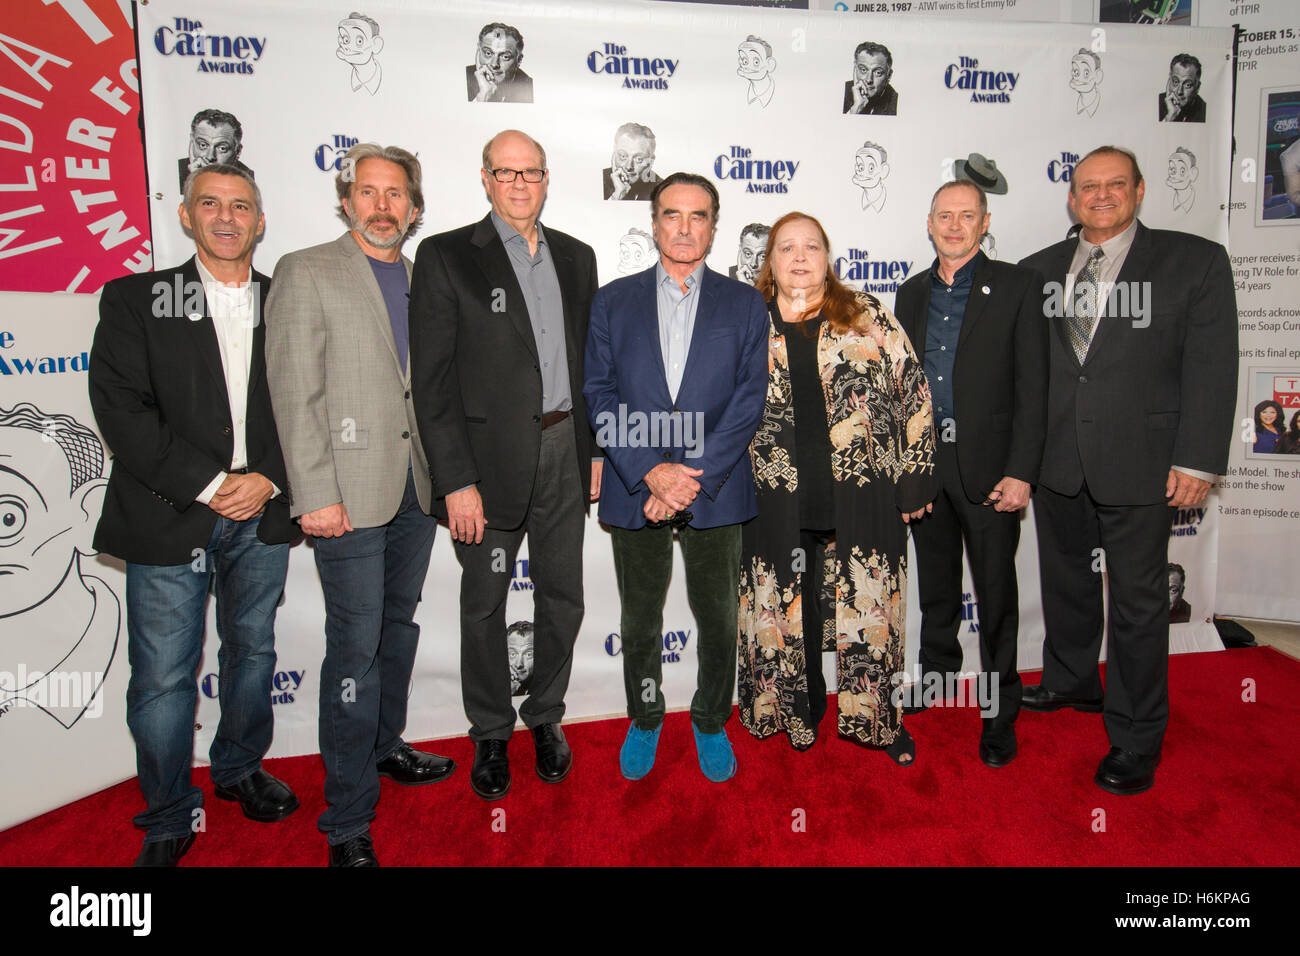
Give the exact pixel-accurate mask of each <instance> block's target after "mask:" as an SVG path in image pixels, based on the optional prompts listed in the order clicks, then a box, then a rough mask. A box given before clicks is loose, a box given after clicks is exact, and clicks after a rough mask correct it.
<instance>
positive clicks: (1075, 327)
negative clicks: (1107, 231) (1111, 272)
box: [1065, 246, 1106, 365]
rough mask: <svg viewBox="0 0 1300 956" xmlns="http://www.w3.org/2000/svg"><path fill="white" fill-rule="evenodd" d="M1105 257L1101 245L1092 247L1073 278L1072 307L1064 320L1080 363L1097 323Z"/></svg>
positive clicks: (1086, 353)
mask: <svg viewBox="0 0 1300 956" xmlns="http://www.w3.org/2000/svg"><path fill="white" fill-rule="evenodd" d="M1105 258H1106V253H1104V252H1102V251H1101V246H1097V247H1096V248H1094V249H1093V250H1092V255H1090V256H1088V261H1087V262H1085V263H1084V265H1083V268H1082V269H1080V270H1079V274H1078V275H1077V276H1076V277H1075V279H1074V295H1073V300H1074V309H1073V310H1072V312H1071V314H1070V316H1069V317H1068V318H1067V319H1066V320H1065V329H1066V334H1067V336H1068V338H1069V340H1070V348H1072V349H1074V355H1075V357H1076V358H1077V359H1078V360H1079V364H1080V365H1082V364H1083V360H1084V359H1085V358H1087V356H1088V346H1089V345H1091V344H1092V330H1093V327H1094V326H1095V325H1096V324H1097V302H1098V296H1097V292H1098V284H1099V281H1100V279H1101V263H1102V260H1103V259H1105Z"/></svg>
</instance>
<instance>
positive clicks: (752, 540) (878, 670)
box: [737, 212, 937, 764]
mask: <svg viewBox="0 0 1300 956" xmlns="http://www.w3.org/2000/svg"><path fill="white" fill-rule="evenodd" d="M757 288H758V290H759V291H760V292H762V293H763V295H764V296H765V297H766V298H767V299H768V306H769V311H770V313H771V332H770V337H769V343H768V345H769V347H768V372H769V377H768V385H767V406H766V408H765V410H764V413H763V421H762V423H761V424H760V425H759V428H758V432H757V434H756V435H755V436H754V441H753V444H751V445H750V449H749V453H750V459H751V461H752V462H753V466H754V481H755V483H756V485H757V486H758V517H757V518H755V519H754V520H753V521H751V522H749V523H748V524H746V525H745V528H744V544H743V550H742V553H741V577H740V626H739V632H740V653H739V657H740V671H739V678H738V681H737V688H738V692H739V696H740V720H741V723H742V724H744V726H745V728H746V729H748V730H749V732H750V733H752V734H753V735H754V736H756V737H768V736H770V735H772V734H775V733H778V732H784V733H785V734H787V735H788V737H789V739H790V743H791V744H792V745H793V746H794V747H795V748H797V749H799V750H803V749H806V748H808V747H810V746H812V744H813V741H815V740H816V739H817V730H818V726H819V724H820V723H821V719H822V717H823V716H824V714H825V712H826V686H825V681H824V679H823V677H822V669H821V651H822V650H823V648H824V649H826V650H832V649H833V650H834V651H835V658H836V670H837V673H838V682H837V683H838V688H837V690H838V695H839V732H840V734H841V735H842V736H844V737H847V738H848V739H850V740H852V741H855V742H858V743H861V744H864V745H867V746H872V747H877V748H881V749H884V750H886V751H887V752H888V753H889V755H890V756H891V757H892V758H893V759H894V760H895V761H896V762H897V763H900V764H910V763H911V762H912V760H913V759H914V756H915V752H916V751H915V744H914V743H913V741H912V737H911V735H910V734H909V733H908V732H907V730H905V729H904V728H903V725H902V717H901V709H900V707H899V706H898V704H896V703H895V700H896V698H895V697H891V695H892V694H893V692H894V691H895V690H896V689H898V688H899V687H900V685H899V684H898V683H897V682H896V681H897V680H901V674H902V671H903V633H904V617H905V615H906V613H907V611H906V605H907V567H906V564H907V527H906V522H907V521H908V520H909V519H910V518H919V517H921V516H922V515H924V514H925V512H926V511H927V510H929V505H928V503H929V502H930V501H931V500H932V499H933V498H934V495H935V492H936V490H937V486H936V485H935V481H934V464H933V455H934V429H933V427H932V422H931V411H930V388H929V385H928V384H927V383H926V380H925V372H924V369H923V367H922V364H921V363H920V362H919V361H918V360H917V357H916V355H915V354H914V353H913V351H912V348H911V345H910V344H909V343H908V340H907V336H906V335H905V334H904V333H903V331H902V329H901V328H899V325H898V322H897V321H896V320H895V318H894V316H893V315H892V314H891V313H890V312H889V310H888V309H886V308H885V307H884V306H883V305H881V304H880V302H879V301H877V300H876V299H875V298H874V297H872V296H870V295H865V294H863V293H858V292H855V291H854V290H852V289H850V288H848V287H846V286H844V285H843V284H841V283H840V281H839V280H838V279H837V278H836V276H835V274H834V272H833V271H832V270H831V268H830V248H829V243H828V241H827V238H826V232H825V230H823V229H822V227H821V224H820V223H818V222H817V220H816V219H813V218H812V217H811V216H807V215H804V214H803V213H797V212H795V213H790V214H788V215H786V216H783V217H782V218H781V219H779V220H777V222H776V223H775V224H774V225H773V227H772V231H771V234H770V235H769V237H768V242H767V258H766V262H765V264H764V266H763V270H762V272H761V274H760V275H759V278H758V282H757Z"/></svg>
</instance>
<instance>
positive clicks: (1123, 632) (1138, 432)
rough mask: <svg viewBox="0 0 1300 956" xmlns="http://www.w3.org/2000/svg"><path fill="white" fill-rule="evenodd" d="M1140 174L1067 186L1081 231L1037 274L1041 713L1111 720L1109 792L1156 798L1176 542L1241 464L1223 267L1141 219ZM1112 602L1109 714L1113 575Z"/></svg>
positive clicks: (1104, 165)
mask: <svg viewBox="0 0 1300 956" xmlns="http://www.w3.org/2000/svg"><path fill="white" fill-rule="evenodd" d="M1144 188H1145V187H1144V184H1143V182H1142V173H1141V170H1139V168H1138V163H1137V158H1136V157H1135V156H1134V155H1133V154H1132V153H1130V152H1129V151H1127V150H1124V149H1118V148H1116V147H1113V146H1102V147H1099V148H1097V149H1095V150H1093V151H1092V152H1090V153H1089V154H1088V155H1087V156H1085V157H1084V158H1083V161H1082V162H1080V163H1079V164H1078V165H1077V166H1076V167H1075V169H1074V177H1073V179H1072V180H1071V182H1070V195H1069V204H1070V211H1071V212H1072V213H1074V215H1075V217H1076V218H1077V219H1078V220H1079V221H1080V223H1082V225H1083V230H1082V232H1081V233H1080V235H1079V237H1078V239H1067V240H1065V241H1064V242H1059V243H1057V244H1055V245H1053V246H1049V247H1048V248H1046V249H1044V250H1042V251H1040V252H1037V253H1035V254H1034V255H1032V256H1030V257H1029V258H1027V259H1026V260H1025V261H1024V263H1023V264H1024V265H1027V266H1030V267H1031V268H1033V269H1035V270H1036V271H1037V272H1038V273H1040V274H1041V275H1042V276H1044V277H1045V278H1046V279H1048V280H1049V281H1048V284H1047V285H1046V286H1045V287H1044V289H1045V293H1046V296H1045V302H1044V305H1045V310H1046V313H1047V315H1048V316H1049V317H1050V318H1051V325H1052V334H1051V335H1050V336H1049V338H1050V342H1051V345H1050V348H1051V385H1050V389H1049V393H1048V419H1047V443H1046V446H1045V449H1044V453H1043V462H1042V467H1041V469H1040V471H1039V487H1038V492H1037V495H1036V496H1035V505H1034V513H1035V524H1036V526H1037V530H1038V557H1039V567H1040V574H1041V579H1042V587H1043V618H1044V621H1045V623H1046V626H1047V638H1046V641H1045V643H1044V645H1043V679H1042V683H1041V684H1040V685H1039V686H1038V687H1030V688H1026V689H1025V692H1024V699H1023V706H1024V707H1025V708H1026V709H1028V710H1039V711H1043V710H1057V709H1059V708H1061V707H1074V708H1075V709H1076V710H1082V711H1092V712H1097V711H1101V712H1102V713H1103V714H1104V716H1105V724H1106V732H1107V734H1108V735H1109V737H1110V743H1111V749H1110V752H1109V753H1108V754H1107V755H1106V757H1105V758H1104V759H1103V760H1102V761H1101V765H1100V766H1099V767H1098V769H1097V774H1096V777H1095V781H1096V783H1097V785H1098V786H1100V787H1101V788H1102V789H1103V790H1107V791H1109V792H1111V793H1115V794H1131V793H1141V792H1142V791H1144V790H1147V789H1150V787H1151V786H1152V785H1153V783H1154V782H1155V770H1156V766H1157V765H1158V764H1159V762H1160V757H1161V744H1162V741H1163V738H1164V732H1165V727H1166V725H1167V724H1168V721H1169V686H1168V663H1169V597H1168V583H1169V581H1168V575H1167V573H1166V569H1167V566H1168V551H1169V529H1170V526H1171V521H1172V516H1173V513H1174V511H1173V509H1175V508H1190V507H1194V506H1196V505H1199V504H1201V503H1202V502H1203V501H1204V500H1205V498H1206V495H1207V494H1208V493H1209V490H1210V486H1211V484H1212V483H1213V482H1214V479H1215V476H1217V475H1219V474H1221V473H1222V472H1223V470H1224V469H1225V468H1226V467H1227V464H1228V447H1229V442H1230V441H1231V435H1232V417H1233V402H1234V400H1235V398H1236V391H1237V308H1236V301H1235V298H1234V294H1233V282H1232V270H1231V267H1230V265H1229V262H1228V255H1227V252H1226V251H1225V250H1224V248H1223V247H1222V246H1220V245H1219V244H1217V243H1214V242H1210V241H1208V240H1206V239H1202V238H1200V237H1199V236H1193V235H1188V234H1187V233H1181V232H1171V231H1168V230H1152V229H1147V228H1146V227H1145V226H1143V225H1142V223H1141V222H1139V221H1138V220H1137V209H1138V206H1139V205H1140V204H1141V202H1142V196H1143V193H1144ZM1102 552H1104V553H1105V562H1104V569H1105V571H1106V572H1107V581H1108V585H1109V590H1110V608H1109V618H1110V636H1109V641H1108V642H1107V668H1106V687H1105V696H1104V700H1103V694H1102V685H1101V678H1100V675H1099V674H1098V670H1097V658H1098V654H1099V651H1100V648H1101V640H1102V636H1103V621H1104V618H1103V614H1102V580H1101V573H1100V572H1101V571H1102V569H1103V564H1102V562H1101V560H1100V558H1101V555H1102Z"/></svg>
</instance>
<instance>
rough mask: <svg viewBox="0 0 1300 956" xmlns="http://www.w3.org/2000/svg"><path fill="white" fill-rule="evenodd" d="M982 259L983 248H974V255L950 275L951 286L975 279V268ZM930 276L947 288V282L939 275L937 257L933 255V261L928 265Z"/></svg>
mask: <svg viewBox="0 0 1300 956" xmlns="http://www.w3.org/2000/svg"><path fill="white" fill-rule="evenodd" d="M983 261H984V250H983V249H976V250H975V255H973V256H971V257H970V261H969V262H967V263H966V264H965V265H964V266H962V267H961V268H960V269H958V270H957V271H956V272H955V273H953V276H952V285H953V287H956V286H959V285H964V284H966V283H969V282H974V281H975V270H976V269H978V268H979V266H980V263H981V262H983ZM930 276H931V278H933V279H934V281H935V282H937V283H938V284H939V285H941V286H943V287H945V288H947V287H948V285H949V283H947V282H944V281H943V279H942V278H941V277H940V275H939V257H938V256H935V257H934V263H933V264H932V265H931V266H930Z"/></svg>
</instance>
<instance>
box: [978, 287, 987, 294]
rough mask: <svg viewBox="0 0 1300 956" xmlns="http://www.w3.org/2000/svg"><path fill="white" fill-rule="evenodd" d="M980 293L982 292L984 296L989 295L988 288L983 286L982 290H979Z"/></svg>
mask: <svg viewBox="0 0 1300 956" xmlns="http://www.w3.org/2000/svg"><path fill="white" fill-rule="evenodd" d="M980 291H981V292H983V293H984V294H985V295H988V294H989V287H988V286H985V287H984V288H982V289H980Z"/></svg>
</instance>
